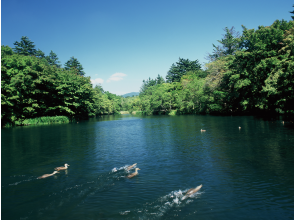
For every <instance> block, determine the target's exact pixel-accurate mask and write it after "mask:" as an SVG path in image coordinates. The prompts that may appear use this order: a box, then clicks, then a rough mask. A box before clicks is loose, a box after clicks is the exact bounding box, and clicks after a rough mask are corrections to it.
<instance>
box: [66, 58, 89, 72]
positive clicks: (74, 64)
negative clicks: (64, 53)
mask: <svg viewBox="0 0 294 220" xmlns="http://www.w3.org/2000/svg"><path fill="white" fill-rule="evenodd" d="M64 69H66V70H70V69H74V70H76V71H77V72H76V74H77V75H81V76H84V75H85V72H84V71H83V69H84V68H83V66H82V64H81V63H80V62H79V61H78V59H77V58H74V57H71V58H70V59H69V60H68V61H67V62H66V63H65V64H64Z"/></svg>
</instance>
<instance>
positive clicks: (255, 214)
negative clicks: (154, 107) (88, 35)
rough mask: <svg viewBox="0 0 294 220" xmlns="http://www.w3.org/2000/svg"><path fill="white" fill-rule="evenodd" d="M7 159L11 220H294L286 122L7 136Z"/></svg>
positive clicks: (178, 123)
mask: <svg viewBox="0 0 294 220" xmlns="http://www.w3.org/2000/svg"><path fill="white" fill-rule="evenodd" d="M239 126H241V129H239ZM200 129H206V132H200ZM1 159H2V160H1V167H2V168H1V206H2V207H1V217H2V219H9V220H12V219H42V220H43V219H73V220H81V219H294V129H293V127H292V126H290V125H289V124H287V123H285V124H283V123H281V121H279V120H276V121H271V120H269V121H267V120H263V119H260V118H254V117H247V116H246V117H245V116H243V117H237V116H235V117H230V116H228V117H219V116H218V117H216V116H195V115H186V116H174V117H173V116H148V117H134V116H131V115H121V116H105V117H99V118H96V119H92V120H89V121H82V122H80V123H78V124H62V125H50V126H29V127H17V128H11V129H2V130H1ZM65 163H68V164H69V165H70V167H69V168H68V170H66V171H60V172H59V173H58V174H56V175H54V176H51V177H48V178H46V179H37V177H38V176H41V175H43V174H49V173H52V172H53V170H54V167H57V166H62V165H64V164H65ZM133 163H137V167H139V168H140V169H141V170H139V175H138V176H136V177H134V178H132V179H128V178H126V176H127V175H128V174H129V173H128V171H126V170H125V169H124V168H125V167H126V166H127V165H131V164H133ZM115 170H117V171H116V172H114V171H115ZM130 172H134V170H131V171H130ZM200 184H203V187H202V189H201V190H200V191H199V192H198V193H196V194H194V195H193V196H191V197H190V198H188V199H185V200H182V198H183V195H184V194H185V192H186V191H187V190H188V189H190V188H192V187H196V186H198V185H200Z"/></svg>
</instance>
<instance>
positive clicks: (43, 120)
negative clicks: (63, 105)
mask: <svg viewBox="0 0 294 220" xmlns="http://www.w3.org/2000/svg"><path fill="white" fill-rule="evenodd" d="M69 122H70V119H69V118H68V117H66V116H51V117H50V116H43V117H39V118H29V119H25V120H23V121H20V120H18V121H15V122H14V123H13V124H12V123H8V124H6V125H4V127H5V128H8V127H13V126H23V125H44V124H54V123H69Z"/></svg>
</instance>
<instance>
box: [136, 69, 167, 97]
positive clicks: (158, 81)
mask: <svg viewBox="0 0 294 220" xmlns="http://www.w3.org/2000/svg"><path fill="white" fill-rule="evenodd" d="M162 83H165V81H164V79H163V77H162V76H160V75H159V74H158V76H157V78H155V79H151V78H150V77H149V79H147V80H143V85H142V86H141V88H140V95H141V96H142V95H144V94H145V92H146V91H147V89H148V88H149V87H152V86H155V85H159V84H162Z"/></svg>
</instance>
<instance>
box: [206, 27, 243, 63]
mask: <svg viewBox="0 0 294 220" xmlns="http://www.w3.org/2000/svg"><path fill="white" fill-rule="evenodd" d="M224 31H225V32H226V33H225V34H224V37H223V38H222V39H221V40H218V42H219V43H220V44H221V45H218V46H216V45H214V44H212V45H213V47H214V49H213V53H212V54H209V55H208V57H207V59H208V60H210V61H214V60H216V59H218V58H219V57H222V56H227V55H233V54H234V53H235V52H236V51H237V50H238V49H239V48H240V36H239V32H237V31H236V30H235V27H234V26H233V27H232V28H231V29H229V28H228V27H225V29H224Z"/></svg>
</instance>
